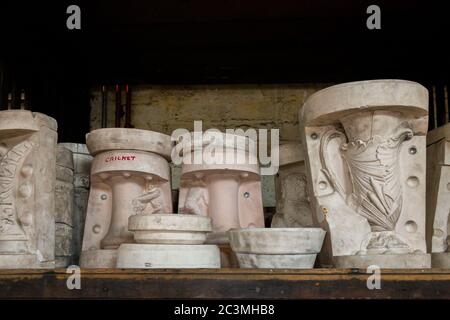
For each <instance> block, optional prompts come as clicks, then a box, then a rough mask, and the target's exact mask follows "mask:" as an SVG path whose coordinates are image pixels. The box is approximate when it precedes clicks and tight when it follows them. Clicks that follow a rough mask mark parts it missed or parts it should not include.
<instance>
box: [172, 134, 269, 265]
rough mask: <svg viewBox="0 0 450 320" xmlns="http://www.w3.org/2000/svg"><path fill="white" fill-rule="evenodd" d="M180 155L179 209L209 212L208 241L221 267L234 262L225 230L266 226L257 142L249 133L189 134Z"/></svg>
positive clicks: (204, 214)
mask: <svg viewBox="0 0 450 320" xmlns="http://www.w3.org/2000/svg"><path fill="white" fill-rule="evenodd" d="M189 137H190V139H189V140H188V142H189V143H188V144H185V145H184V146H185V147H184V148H183V150H182V151H181V152H180V155H181V157H182V160H183V165H182V175H181V183H180V193H179V202H178V212H179V213H186V214H196V215H201V216H208V217H210V218H211V219H212V233H211V234H209V235H208V239H207V243H213V244H218V245H220V246H221V254H222V266H223V267H230V266H236V265H235V264H234V262H235V261H236V260H235V257H233V256H230V254H231V253H232V252H231V250H229V241H228V236H227V231H229V230H231V229H236V228H247V227H264V213H263V203H262V192H261V177H260V175H259V163H258V159H257V153H256V143H255V142H254V141H253V140H251V139H249V138H248V137H244V136H240V135H235V134H224V133H219V132H214V133H212V134H211V135H208V134H207V133H205V134H203V133H201V132H195V133H192V134H191V135H190V136H189Z"/></svg>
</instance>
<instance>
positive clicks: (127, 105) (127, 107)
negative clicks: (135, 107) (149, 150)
mask: <svg viewBox="0 0 450 320" xmlns="http://www.w3.org/2000/svg"><path fill="white" fill-rule="evenodd" d="M125 93H126V103H125V128H132V127H133V126H132V124H131V88H130V86H129V85H128V84H127V85H126V86H125Z"/></svg>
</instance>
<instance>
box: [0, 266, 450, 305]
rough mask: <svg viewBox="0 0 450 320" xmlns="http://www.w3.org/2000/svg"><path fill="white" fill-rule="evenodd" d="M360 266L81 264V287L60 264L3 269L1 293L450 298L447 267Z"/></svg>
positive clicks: (32, 295)
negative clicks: (376, 286)
mask: <svg viewBox="0 0 450 320" xmlns="http://www.w3.org/2000/svg"><path fill="white" fill-rule="evenodd" d="M370 275H371V274H368V273H366V271H365V270H358V269H308V270H295V269H217V270H214V269H145V270H143V269H127V270H124V269H82V270H81V290H69V289H68V288H67V285H66V282H67V279H68V277H69V276H70V274H67V273H66V270H65V269H56V270H36V269H33V270H0V298H1V299H17V298H19V299H20V298H37V299H41V298H43V299H45V298H54V299H109V298H127V299H130V298H134V299H191V298H193V299H343V298H346V299H410V298H417V299H450V270H448V269H408V270H398V269H384V270H381V290H369V289H368V288H367V279H368V277H369V276H370Z"/></svg>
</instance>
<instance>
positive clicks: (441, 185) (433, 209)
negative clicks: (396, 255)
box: [427, 124, 450, 268]
mask: <svg viewBox="0 0 450 320" xmlns="http://www.w3.org/2000/svg"><path fill="white" fill-rule="evenodd" d="M449 218H450V124H446V125H444V126H442V127H439V128H436V129H434V130H431V131H430V132H428V135H427V244H428V250H429V252H431V263H432V267H435V268H450V252H449V251H450V250H449V245H448V244H449V234H450V229H449V228H450V223H449V222H450V220H449Z"/></svg>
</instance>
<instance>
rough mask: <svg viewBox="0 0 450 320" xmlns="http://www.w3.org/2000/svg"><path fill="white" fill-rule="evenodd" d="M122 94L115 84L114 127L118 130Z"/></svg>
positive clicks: (118, 86)
mask: <svg viewBox="0 0 450 320" xmlns="http://www.w3.org/2000/svg"><path fill="white" fill-rule="evenodd" d="M122 113H123V111H122V92H121V88H120V85H118V84H116V119H115V127H116V128H120V120H121V118H122Z"/></svg>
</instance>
